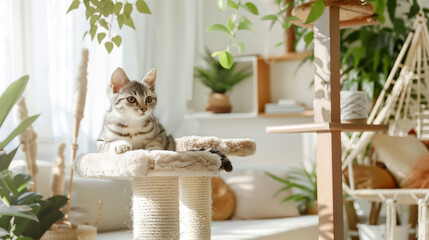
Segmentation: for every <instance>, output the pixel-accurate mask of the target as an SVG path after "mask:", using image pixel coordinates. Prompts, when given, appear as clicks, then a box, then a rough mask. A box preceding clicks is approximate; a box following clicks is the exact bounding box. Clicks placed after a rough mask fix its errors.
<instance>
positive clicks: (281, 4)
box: [261, 0, 325, 48]
mask: <svg viewBox="0 0 429 240" xmlns="http://www.w3.org/2000/svg"><path fill="white" fill-rule="evenodd" d="M304 2H305V1H304V0H295V1H293V2H286V1H284V0H274V3H275V5H276V6H277V12H275V13H274V14H268V15H265V16H263V17H262V18H261V20H264V21H271V25H270V29H271V28H272V27H273V25H274V24H276V23H277V24H280V26H282V28H283V30H287V29H289V28H290V27H293V22H294V21H295V22H296V21H300V22H303V23H305V24H310V23H313V22H314V21H316V20H317V19H319V18H320V17H321V16H322V14H323V11H324V9H325V3H324V2H323V0H318V1H316V2H314V3H313V5H312V7H311V10H310V13H309V15H308V17H307V19H306V20H305V21H303V20H302V19H299V18H298V17H295V16H286V15H287V10H288V9H293V8H294V7H295V5H296V6H299V5H300V4H302V3H304ZM298 29H300V30H298ZM294 30H295V32H296V40H295V46H296V43H297V42H298V41H299V40H300V39H302V38H303V39H304V41H305V48H307V47H308V46H309V45H310V43H311V42H312V41H313V31H312V30H311V29H307V28H302V27H298V26H297V27H295V29H294ZM297 30H298V31H297ZM283 43H284V41H281V42H279V43H277V44H276V47H279V46H281V45H283Z"/></svg>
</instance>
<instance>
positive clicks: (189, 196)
mask: <svg viewBox="0 0 429 240" xmlns="http://www.w3.org/2000/svg"><path fill="white" fill-rule="evenodd" d="M179 185H180V203H181V206H180V212H181V216H182V219H181V225H180V227H181V231H182V234H183V237H184V239H210V235H211V228H210V223H211V219H212V208H211V206H212V191H211V177H181V178H180V179H179Z"/></svg>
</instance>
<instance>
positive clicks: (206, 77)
mask: <svg viewBox="0 0 429 240" xmlns="http://www.w3.org/2000/svg"><path fill="white" fill-rule="evenodd" d="M204 61H205V62H206V64H207V65H208V67H209V68H201V67H195V73H194V76H195V77H196V78H197V79H199V80H200V81H201V82H202V83H203V84H204V85H206V86H207V87H209V88H210V89H211V90H212V92H215V93H225V92H227V91H230V90H231V89H232V87H234V85H236V84H237V83H239V82H241V81H243V80H244V79H246V78H248V77H250V76H252V71H251V70H249V69H242V70H240V71H236V70H235V68H236V66H237V65H236V63H233V64H232V65H231V67H230V68H229V69H226V68H224V67H222V66H221V64H220V63H219V62H218V61H216V59H214V58H213V57H212V56H211V55H210V51H209V50H206V56H205V57H204Z"/></svg>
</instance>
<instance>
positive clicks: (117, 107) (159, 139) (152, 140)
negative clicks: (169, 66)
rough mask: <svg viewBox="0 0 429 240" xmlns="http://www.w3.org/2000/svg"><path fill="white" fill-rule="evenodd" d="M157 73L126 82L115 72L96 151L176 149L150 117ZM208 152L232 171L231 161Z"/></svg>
mask: <svg viewBox="0 0 429 240" xmlns="http://www.w3.org/2000/svg"><path fill="white" fill-rule="evenodd" d="M156 75H157V70H156V69H152V70H151V71H149V73H147V74H146V76H145V77H144V78H143V79H142V80H141V82H139V81H130V80H129V78H128V76H127V75H126V73H125V72H124V70H123V69H122V68H118V69H116V70H115V71H114V72H113V74H112V77H111V83H110V84H109V87H108V89H107V95H108V97H109V100H110V103H111V106H110V109H109V110H108V111H107V113H106V116H105V119H104V126H103V130H102V132H101V134H100V137H99V139H98V140H97V149H98V151H99V152H113V153H116V154H121V153H124V152H127V151H130V150H133V149H146V150H171V151H175V150H176V143H175V141H174V138H173V136H171V135H167V133H166V132H165V128H164V127H163V126H162V125H161V123H159V121H158V119H157V118H156V117H155V116H154V110H155V106H156V102H157V98H156V94H155V80H156ZM199 150H200V151H209V152H211V153H214V154H217V155H219V156H220V157H221V161H222V166H221V168H222V169H225V170H226V171H231V170H232V165H231V162H230V161H229V160H228V158H227V157H226V156H225V155H223V154H222V153H221V152H219V151H217V150H214V149H199Z"/></svg>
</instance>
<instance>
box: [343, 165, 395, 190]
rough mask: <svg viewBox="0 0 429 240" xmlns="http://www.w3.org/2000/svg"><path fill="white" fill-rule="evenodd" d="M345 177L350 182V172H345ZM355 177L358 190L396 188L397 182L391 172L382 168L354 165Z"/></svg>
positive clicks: (346, 170)
mask: <svg viewBox="0 0 429 240" xmlns="http://www.w3.org/2000/svg"><path fill="white" fill-rule="evenodd" d="M343 174H344V177H345V178H346V180H347V181H348V182H350V181H349V170H348V168H346V169H345V170H344V171H343ZM353 176H354V181H355V188H356V189H380V188H386V189H388V188H395V187H396V184H395V180H394V179H393V177H392V175H391V174H390V173H389V171H388V170H387V169H385V168H382V167H380V166H377V165H375V166H366V165H360V164H353Z"/></svg>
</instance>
